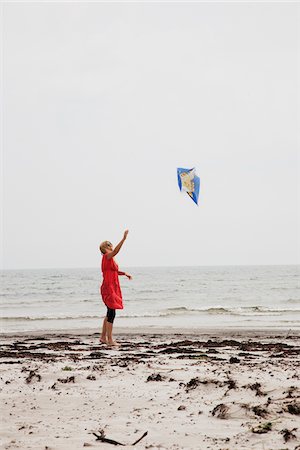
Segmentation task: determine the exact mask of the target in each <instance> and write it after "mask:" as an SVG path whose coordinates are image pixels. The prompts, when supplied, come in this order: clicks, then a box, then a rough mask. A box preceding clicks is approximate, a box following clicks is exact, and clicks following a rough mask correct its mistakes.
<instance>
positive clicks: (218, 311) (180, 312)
mask: <svg viewBox="0 0 300 450" xmlns="http://www.w3.org/2000/svg"><path fill="white" fill-rule="evenodd" d="M299 313H300V309H286V308H284V309H281V308H266V307H263V306H244V307H227V308H224V307H222V306H214V307H209V308H202V309H201V308H199V309H189V308H187V307H185V306H178V307H174V308H167V309H165V310H162V311H157V313H156V312H154V311H153V312H146V313H145V312H143V313H141V314H138V313H134V314H130V313H129V314H125V315H124V314H120V315H119V318H124V319H125V318H127V319H131V318H142V317H145V318H146V317H147V318H157V317H172V316H175V317H176V316H183V317H184V316H186V315H205V314H207V315H222V314H223V315H231V316H241V317H243V316H244V317H246V316H280V315H283V314H299ZM102 317H103V314H97V315H95V314H77V315H76V314H74V315H70V314H68V315H63V314H62V315H57V316H48V315H43V316H36V315H27V316H4V317H1V319H2V320H3V321H5V322H7V321H40V320H43V321H47V320H48V321H60V320H85V319H98V320H101V318H102Z"/></svg>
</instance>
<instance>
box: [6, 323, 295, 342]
mask: <svg viewBox="0 0 300 450" xmlns="http://www.w3.org/2000/svg"><path fill="white" fill-rule="evenodd" d="M99 333H100V329H99V328H92V329H90V328H73V329H69V330H62V329H54V330H34V331H10V332H0V339H2V338H6V337H7V338H12V337H23V336H33V337H37V336H41V335H43V336H51V337H54V336H66V337H68V336H82V337H89V336H94V335H97V334H99ZM114 335H115V336H118V335H120V336H127V335H128V336H131V335H134V336H143V335H161V336H170V335H180V336H201V337H204V336H212V335H213V336H217V337H219V338H222V337H225V336H226V337H228V336H240V337H242V336H243V337H249V338H250V337H251V336H253V337H254V336H256V337H257V336H258V337H265V338H271V337H280V338H286V337H287V338H288V337H295V338H296V337H299V338H300V327H299V328H296V329H295V328H285V329H282V328H281V327H280V328H277V327H272V326H270V327H269V328H266V327H265V328H245V327H239V328H237V327H224V328H223V329H222V330H220V329H219V328H212V327H201V329H200V328H189V329H185V328H171V327H169V328H168V327H165V328H163V327H151V328H150V327H135V328H127V327H118V326H116V327H114Z"/></svg>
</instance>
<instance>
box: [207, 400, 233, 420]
mask: <svg viewBox="0 0 300 450" xmlns="http://www.w3.org/2000/svg"><path fill="white" fill-rule="evenodd" d="M228 411H229V408H228V406H227V405H225V404H224V403H220V404H219V405H217V406H216V407H215V408H214V409H213V410H212V412H211V414H212V415H213V416H216V417H217V418H218V419H228Z"/></svg>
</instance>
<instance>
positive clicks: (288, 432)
mask: <svg viewBox="0 0 300 450" xmlns="http://www.w3.org/2000/svg"><path fill="white" fill-rule="evenodd" d="M293 431H297V428H293V429H292V430H288V429H287V428H284V429H283V430H281V431H280V434H282V435H283V439H284V442H287V441H289V440H290V439H296V435H295V434H294V433H293Z"/></svg>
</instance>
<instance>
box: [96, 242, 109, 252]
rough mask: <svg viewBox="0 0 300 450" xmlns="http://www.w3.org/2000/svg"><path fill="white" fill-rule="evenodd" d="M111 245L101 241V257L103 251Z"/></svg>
mask: <svg viewBox="0 0 300 450" xmlns="http://www.w3.org/2000/svg"><path fill="white" fill-rule="evenodd" d="M109 245H111V242H110V241H103V242H101V244H100V245H99V250H100V252H101V253H102V255H105V249H106V248H107V247H108V246H109Z"/></svg>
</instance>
